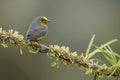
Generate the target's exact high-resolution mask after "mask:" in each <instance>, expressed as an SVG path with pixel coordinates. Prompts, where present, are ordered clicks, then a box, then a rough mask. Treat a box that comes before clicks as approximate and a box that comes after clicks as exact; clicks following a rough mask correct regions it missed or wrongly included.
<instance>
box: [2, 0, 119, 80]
mask: <svg viewBox="0 0 120 80" xmlns="http://www.w3.org/2000/svg"><path fill="white" fill-rule="evenodd" d="M40 15H45V16H47V17H48V18H49V19H51V20H52V22H51V23H49V24H48V25H49V34H48V36H47V37H46V38H45V39H44V40H43V41H41V43H43V44H46V45H51V44H52V45H54V44H58V45H60V46H62V45H64V46H69V47H70V49H71V51H77V52H78V53H79V54H80V53H82V52H85V50H86V48H87V45H88V43H89V41H90V38H91V37H92V35H93V34H95V35H96V37H95V44H101V43H105V42H107V41H109V40H111V39H115V38H117V39H120V31H119V30H120V0H0V25H1V27H3V29H6V30H8V29H14V30H17V31H19V32H20V34H23V35H25V34H26V31H27V29H28V26H29V24H30V23H31V21H32V20H33V19H34V18H35V17H37V16H40ZM119 45H120V42H117V43H115V44H113V45H112V47H113V49H114V50H115V51H116V52H120V50H119V48H120V46H119ZM23 52H24V54H23V55H22V56H21V55H20V53H19V48H17V47H15V46H10V47H9V48H5V49H4V48H3V47H2V46H0V80H91V77H90V76H88V75H85V74H84V71H80V70H79V69H78V67H76V66H75V65H71V66H70V67H69V68H68V67H66V66H63V65H61V66H60V68H59V69H56V68H53V67H51V65H50V63H51V62H52V61H51V60H50V59H49V58H48V57H47V56H46V54H31V53H29V52H28V50H26V49H24V50H23ZM96 57H98V56H96ZM101 57H102V56H101ZM101 57H100V55H99V58H101ZM101 80H106V78H105V79H104V78H103V79H101ZM108 80H110V79H108ZM111 80H112V79H111Z"/></svg>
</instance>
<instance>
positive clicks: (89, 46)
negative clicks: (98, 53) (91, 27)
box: [85, 35, 95, 60]
mask: <svg viewBox="0 0 120 80" xmlns="http://www.w3.org/2000/svg"><path fill="white" fill-rule="evenodd" d="M94 38H95V35H93V36H92V38H91V40H90V43H89V45H88V48H87V50H86V56H85V58H86V60H88V59H89V58H90V57H92V56H93V55H94V54H95V53H93V54H89V52H90V49H91V47H92V44H93V41H94Z"/></svg>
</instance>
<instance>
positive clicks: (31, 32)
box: [26, 26, 47, 40]
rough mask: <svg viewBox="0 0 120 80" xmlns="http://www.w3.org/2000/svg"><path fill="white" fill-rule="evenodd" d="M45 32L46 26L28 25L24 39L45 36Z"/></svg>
mask: <svg viewBox="0 0 120 80" xmlns="http://www.w3.org/2000/svg"><path fill="white" fill-rule="evenodd" d="M46 33H47V30H46V27H41V26H36V27H34V26H33V27H30V28H29V29H28V32H27V35H26V39H27V40H28V39H33V38H38V37H40V36H45V35H46Z"/></svg>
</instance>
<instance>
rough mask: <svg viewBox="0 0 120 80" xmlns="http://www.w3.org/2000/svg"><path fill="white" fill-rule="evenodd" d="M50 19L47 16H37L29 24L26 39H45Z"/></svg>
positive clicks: (36, 40)
mask: <svg viewBox="0 0 120 80" xmlns="http://www.w3.org/2000/svg"><path fill="white" fill-rule="evenodd" d="M50 21H51V20H49V19H48V18H47V17H46V16H38V17H36V18H35V19H34V20H33V21H32V23H31V24H30V25H29V28H28V30H27V33H26V41H30V42H31V41H32V42H39V41H41V40H42V39H44V38H45V37H46V35H47V33H48V26H47V23H48V22H50Z"/></svg>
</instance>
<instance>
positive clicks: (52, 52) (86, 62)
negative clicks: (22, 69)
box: [0, 28, 120, 80]
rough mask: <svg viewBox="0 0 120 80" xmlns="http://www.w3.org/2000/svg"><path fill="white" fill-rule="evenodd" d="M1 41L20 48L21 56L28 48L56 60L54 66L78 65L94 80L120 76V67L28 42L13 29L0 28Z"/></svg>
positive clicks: (55, 47)
mask: <svg viewBox="0 0 120 80" xmlns="http://www.w3.org/2000/svg"><path fill="white" fill-rule="evenodd" d="M0 41H1V44H2V45H3V46H4V47H8V44H10V45H15V46H19V47H20V52H21V54H22V48H27V49H28V50H29V51H30V52H32V53H37V52H41V53H47V55H48V56H49V57H50V58H54V59H55V61H54V62H53V63H52V66H56V67H59V65H60V64H65V65H70V64H76V65H78V66H79V68H82V69H84V70H86V74H93V75H94V80H97V79H98V78H99V76H108V77H111V76H114V77H119V76H120V66H117V67H116V66H110V67H108V66H107V65H106V64H102V65H100V64H99V61H98V60H94V59H88V57H87V56H85V55H84V54H83V53H81V55H78V53H77V52H71V51H70V50H69V47H64V46H62V47H60V46H58V45H50V46H46V45H44V44H39V43H36V42H26V41H25V40H24V37H23V35H21V34H19V33H18V32H17V31H13V30H12V29H11V30H8V31H5V30H2V28H0ZM110 44H111V43H110ZM102 48H103V47H100V49H102ZM89 49H90V47H89ZM93 52H94V54H95V53H97V52H100V50H98V49H96V50H94V51H93ZM101 52H102V51H101ZM91 53H92V52H91ZM88 54H90V53H89V52H88V51H87V55H88ZM86 57H87V59H86ZM119 63H120V61H119Z"/></svg>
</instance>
